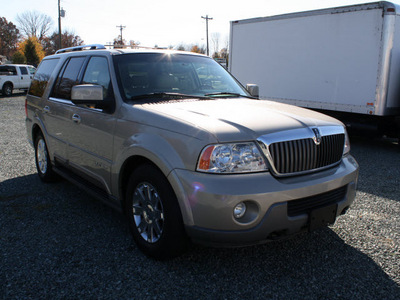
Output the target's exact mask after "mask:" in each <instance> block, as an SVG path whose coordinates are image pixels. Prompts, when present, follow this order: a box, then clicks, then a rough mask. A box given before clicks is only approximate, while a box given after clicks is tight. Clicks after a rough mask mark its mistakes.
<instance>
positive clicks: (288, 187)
mask: <svg viewBox="0 0 400 300" xmlns="http://www.w3.org/2000/svg"><path fill="white" fill-rule="evenodd" d="M357 178H358V164H357V162H356V161H355V160H354V158H353V157H352V156H350V155H348V156H346V157H345V158H344V159H343V160H342V162H341V163H340V164H339V165H338V166H336V167H334V168H331V169H328V170H324V171H322V172H318V173H314V174H308V175H304V176H296V177H289V178H275V177H273V176H272V175H271V174H270V173H268V172H264V173H253V174H240V175H239V174H235V175H218V174H204V173H198V172H191V171H187V170H174V171H173V172H172V173H171V174H170V177H169V179H170V182H172V185H173V188H174V190H175V192H176V194H177V197H178V199H179V204H180V206H181V211H182V215H183V220H184V223H185V227H186V231H187V233H188V235H189V236H190V237H191V238H192V240H193V241H195V242H200V243H203V244H214V245H219V244H221V245H246V244H257V243H261V242H264V241H267V240H269V239H274V238H277V237H280V236H285V235H290V234H294V233H297V232H301V231H303V230H306V229H307V228H308V224H309V219H310V218H309V214H308V213H301V214H299V215H294V216H293V215H289V214H288V203H289V202H290V201H295V200H298V199H303V198H309V197H311V196H315V195H320V194H322V198H323V196H324V194H325V193H327V192H328V193H329V192H330V191H334V190H337V189H340V188H343V189H342V190H344V193H342V194H340V196H339V198H337V199H335V204H337V206H336V207H337V210H336V212H335V213H336V216H339V215H340V214H341V213H342V212H344V211H345V210H346V209H347V208H348V207H349V206H350V205H351V203H352V202H353V201H354V198H355V194H356V186H357ZM317 198H318V197H317ZM240 202H245V203H246V204H247V207H248V211H247V212H246V214H247V215H245V217H243V218H242V219H235V218H234V216H233V209H234V207H235V206H236V205H237V204H238V203H240Z"/></svg>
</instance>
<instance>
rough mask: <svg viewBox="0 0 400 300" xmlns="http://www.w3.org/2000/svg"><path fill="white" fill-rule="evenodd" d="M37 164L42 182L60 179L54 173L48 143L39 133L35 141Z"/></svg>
mask: <svg viewBox="0 0 400 300" xmlns="http://www.w3.org/2000/svg"><path fill="white" fill-rule="evenodd" d="M35 162H36V169H37V172H38V175H39V177H40V179H41V180H42V181H44V182H53V181H55V180H56V179H57V178H58V176H57V174H56V173H54V171H53V166H52V165H51V161H50V157H49V152H48V150H47V145H46V141H45V140H44V137H43V135H42V133H39V134H38V135H37V137H36V139H35Z"/></svg>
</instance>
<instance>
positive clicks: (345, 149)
mask: <svg viewBox="0 0 400 300" xmlns="http://www.w3.org/2000/svg"><path fill="white" fill-rule="evenodd" d="M349 152H350V139H349V135H348V134H347V131H346V128H345V129H344V147H343V155H347V154H349Z"/></svg>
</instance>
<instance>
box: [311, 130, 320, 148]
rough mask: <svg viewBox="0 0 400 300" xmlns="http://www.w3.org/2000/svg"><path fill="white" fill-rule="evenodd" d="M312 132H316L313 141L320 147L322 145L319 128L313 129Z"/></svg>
mask: <svg viewBox="0 0 400 300" xmlns="http://www.w3.org/2000/svg"><path fill="white" fill-rule="evenodd" d="M312 131H313V132H314V137H313V141H314V143H315V145H317V146H318V145H319V144H321V133H320V132H319V130H318V128H312Z"/></svg>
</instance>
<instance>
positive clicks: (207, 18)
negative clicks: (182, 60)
mask: <svg viewBox="0 0 400 300" xmlns="http://www.w3.org/2000/svg"><path fill="white" fill-rule="evenodd" d="M201 18H202V19H205V20H206V35H207V56H209V55H210V53H209V47H208V20H212V19H213V18H209V17H208V15H206V16H205V17H203V16H201Z"/></svg>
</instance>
